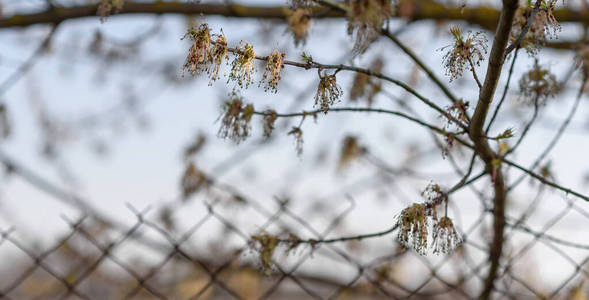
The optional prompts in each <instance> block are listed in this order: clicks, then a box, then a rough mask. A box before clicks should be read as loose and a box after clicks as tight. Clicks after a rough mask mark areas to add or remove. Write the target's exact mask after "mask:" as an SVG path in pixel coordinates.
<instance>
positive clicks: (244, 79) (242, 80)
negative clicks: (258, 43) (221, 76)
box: [227, 41, 256, 88]
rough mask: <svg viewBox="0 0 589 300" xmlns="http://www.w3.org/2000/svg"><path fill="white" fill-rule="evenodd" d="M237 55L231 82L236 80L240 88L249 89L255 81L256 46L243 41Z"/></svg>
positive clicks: (232, 67)
mask: <svg viewBox="0 0 589 300" xmlns="http://www.w3.org/2000/svg"><path fill="white" fill-rule="evenodd" d="M235 55H236V57H235V59H234V60H233V62H232V63H231V74H229V80H235V81H237V83H238V84H239V86H240V87H246V88H247V87H248V86H249V85H250V84H251V83H252V82H253V81H254V79H253V76H252V73H253V72H254V71H255V66H254V60H255V58H256V54H255V52H254V46H252V45H251V44H250V43H248V42H246V41H241V43H240V44H239V47H237V51H236V53H235ZM229 80H227V82H229Z"/></svg>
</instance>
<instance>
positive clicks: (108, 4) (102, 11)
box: [96, 0, 125, 22]
mask: <svg viewBox="0 0 589 300" xmlns="http://www.w3.org/2000/svg"><path fill="white" fill-rule="evenodd" d="M124 4H125V0H101V1H100V3H99V4H98V10H97V12H96V14H97V15H99V16H100V20H101V21H103V22H104V20H105V18H106V17H108V16H110V14H111V13H118V12H119V11H121V9H123V5H124Z"/></svg>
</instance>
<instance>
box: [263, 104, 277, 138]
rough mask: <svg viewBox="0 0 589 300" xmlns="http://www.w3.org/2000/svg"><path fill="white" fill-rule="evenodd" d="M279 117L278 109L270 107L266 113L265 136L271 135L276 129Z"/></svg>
mask: <svg viewBox="0 0 589 300" xmlns="http://www.w3.org/2000/svg"><path fill="white" fill-rule="evenodd" d="M276 119H278V115H277V114H276V111H275V110H273V109H269V110H267V111H266V112H265V113H264V136H265V137H270V135H272V132H273V131H274V123H275V122H276Z"/></svg>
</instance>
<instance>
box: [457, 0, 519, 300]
mask: <svg viewBox="0 0 589 300" xmlns="http://www.w3.org/2000/svg"><path fill="white" fill-rule="evenodd" d="M517 8H518V1H517V0H504V1H503V9H502V11H501V16H500V18H499V26H498V27H497V31H496V33H495V40H494V41H493V46H492V48H491V54H490V55H489V65H488V67H487V74H486V76H485V82H484V84H483V87H482V88H481V90H480V93H479V100H478V102H477V106H476V108H475V112H474V114H473V116H472V120H471V123H470V132H469V135H470V138H471V140H472V141H473V143H474V148H475V151H476V153H477V155H478V156H479V157H480V158H481V159H482V160H483V161H484V162H485V166H486V171H487V172H488V173H489V174H492V177H493V188H494V192H495V198H494V208H493V216H494V219H493V241H492V243H491V248H490V251H489V260H490V261H491V267H490V268H489V273H488V275H487V279H486V280H485V288H484V290H483V292H482V294H481V296H480V298H481V299H485V300H486V299H489V297H490V295H491V292H492V291H493V288H494V282H495V278H496V276H497V270H498V269H499V260H500V258H501V253H502V249H503V230H504V228H505V198H506V193H505V182H504V179H503V174H502V172H501V168H500V167H495V166H494V160H495V158H496V156H497V155H496V154H495V153H494V152H493V150H492V149H491V147H490V146H489V143H488V141H487V138H486V135H485V133H484V131H483V126H484V125H485V119H486V117H487V114H488V112H489V107H490V105H491V101H492V100H493V96H494V95H495V90H496V88H497V82H498V81H499V77H500V76H501V69H502V68H503V62H504V59H505V47H506V46H507V42H508V40H509V35H510V33H511V27H512V24H513V18H514V16H515V12H516V10H517Z"/></svg>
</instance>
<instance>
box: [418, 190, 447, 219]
mask: <svg viewBox="0 0 589 300" xmlns="http://www.w3.org/2000/svg"><path fill="white" fill-rule="evenodd" d="M421 196H422V197H424V198H425V209H426V212H427V214H428V216H432V217H433V218H434V219H437V214H436V206H438V205H440V204H442V203H444V202H446V201H447V200H448V195H446V193H444V192H443V191H442V188H441V187H440V186H439V185H438V184H436V183H433V182H430V183H429V184H428V185H427V186H426V187H425V190H423V192H421Z"/></svg>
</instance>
